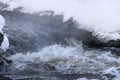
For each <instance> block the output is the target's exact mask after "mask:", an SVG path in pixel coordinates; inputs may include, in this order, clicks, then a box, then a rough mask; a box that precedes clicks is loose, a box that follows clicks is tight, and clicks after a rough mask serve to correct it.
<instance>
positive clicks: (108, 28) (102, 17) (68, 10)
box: [1, 0, 120, 42]
mask: <svg viewBox="0 0 120 80" xmlns="http://www.w3.org/2000/svg"><path fill="white" fill-rule="evenodd" d="M1 1H3V2H5V1H7V0H1ZM119 3H120V1H119V0H97V1H96V0H59V1H56V0H44V1H43V0H37V1H35V0H17V2H14V1H13V2H10V3H9V4H10V5H11V6H10V8H11V9H13V8H15V7H18V6H23V7H24V8H25V10H24V11H25V12H29V13H34V12H39V11H45V10H53V11H55V13H56V14H63V15H64V20H65V21H66V20H68V19H69V18H71V17H73V18H74V19H75V20H76V21H77V22H78V23H79V24H80V27H79V28H81V25H82V28H84V29H86V30H90V31H94V32H93V35H95V36H97V37H98V39H100V40H101V41H103V42H106V41H109V40H119V39H120V34H119V31H120V22H119V21H120V15H119V14H120V9H119V8H120V5H119Z"/></svg>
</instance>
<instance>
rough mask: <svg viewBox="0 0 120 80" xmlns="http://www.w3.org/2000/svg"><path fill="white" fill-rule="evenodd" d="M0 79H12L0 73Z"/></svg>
mask: <svg viewBox="0 0 120 80" xmlns="http://www.w3.org/2000/svg"><path fill="white" fill-rule="evenodd" d="M0 80H13V79H11V78H9V77H4V76H1V75H0Z"/></svg>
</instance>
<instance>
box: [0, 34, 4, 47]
mask: <svg viewBox="0 0 120 80" xmlns="http://www.w3.org/2000/svg"><path fill="white" fill-rule="evenodd" d="M3 38H4V35H3V34H2V33H0V46H1V43H2V42H3Z"/></svg>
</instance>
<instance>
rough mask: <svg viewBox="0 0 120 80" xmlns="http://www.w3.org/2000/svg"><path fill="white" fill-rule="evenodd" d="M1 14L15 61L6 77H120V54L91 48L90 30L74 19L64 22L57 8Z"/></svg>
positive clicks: (67, 79) (43, 79) (85, 79)
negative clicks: (84, 28) (54, 9)
mask: <svg viewBox="0 0 120 80" xmlns="http://www.w3.org/2000/svg"><path fill="white" fill-rule="evenodd" d="M1 14H2V16H4V18H5V19H6V26H5V27H4V29H3V30H4V33H6V35H7V36H8V38H9V42H10V49H9V50H8V51H7V54H8V58H9V59H11V60H12V61H13V63H12V66H11V67H10V68H9V70H8V72H6V73H5V74H6V76H9V77H11V78H13V79H14V80H92V79H95V80H119V79H120V57H119V56H116V55H114V54H113V53H112V51H111V50H109V49H107V50H106V49H104V47H102V48H95V47H92V48H90V47H87V43H89V41H91V40H92V39H91V38H92V37H89V35H90V33H89V32H87V31H85V30H80V29H78V28H77V22H75V21H74V20H73V19H72V18H71V19H69V20H68V21H66V22H64V21H63V15H55V14H54V12H53V11H46V12H40V13H35V14H27V13H20V12H19V11H3V12H2V13H1ZM40 14H41V15H40ZM93 45H94V44H93ZM109 48H112V49H114V47H109Z"/></svg>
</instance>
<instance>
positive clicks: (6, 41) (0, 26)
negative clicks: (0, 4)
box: [0, 15, 9, 51]
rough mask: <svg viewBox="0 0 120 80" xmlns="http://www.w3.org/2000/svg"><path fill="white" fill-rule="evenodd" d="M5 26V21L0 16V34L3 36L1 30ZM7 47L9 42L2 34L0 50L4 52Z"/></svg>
mask: <svg viewBox="0 0 120 80" xmlns="http://www.w3.org/2000/svg"><path fill="white" fill-rule="evenodd" d="M4 26H5V19H4V18H3V17H2V16H1V15H0V33H2V34H4V33H3V31H2V29H3V27H4ZM8 47H9V40H8V38H7V36H6V35H5V34H4V39H3V42H2V43H1V46H0V49H2V50H4V51H6V49H8Z"/></svg>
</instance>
